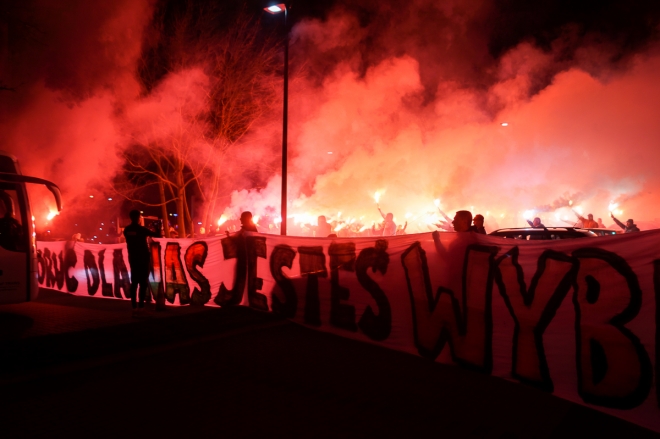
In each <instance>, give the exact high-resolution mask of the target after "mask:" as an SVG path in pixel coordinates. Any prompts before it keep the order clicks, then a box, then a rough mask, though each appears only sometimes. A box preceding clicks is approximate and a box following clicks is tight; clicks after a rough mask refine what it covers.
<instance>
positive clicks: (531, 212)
mask: <svg viewBox="0 0 660 439" xmlns="http://www.w3.org/2000/svg"><path fill="white" fill-rule="evenodd" d="M533 216H534V210H526V211H525V212H524V213H523V218H525V219H532V217H533Z"/></svg>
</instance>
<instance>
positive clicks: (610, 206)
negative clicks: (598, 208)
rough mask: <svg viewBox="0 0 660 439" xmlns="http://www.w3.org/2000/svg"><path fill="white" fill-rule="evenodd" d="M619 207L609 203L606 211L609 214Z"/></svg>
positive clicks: (616, 204)
mask: <svg viewBox="0 0 660 439" xmlns="http://www.w3.org/2000/svg"><path fill="white" fill-rule="evenodd" d="M617 207H619V203H610V205H609V206H607V210H608V211H610V212H614V210H615V209H616V208H617Z"/></svg>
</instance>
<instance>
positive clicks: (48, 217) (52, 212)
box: [46, 210, 60, 221]
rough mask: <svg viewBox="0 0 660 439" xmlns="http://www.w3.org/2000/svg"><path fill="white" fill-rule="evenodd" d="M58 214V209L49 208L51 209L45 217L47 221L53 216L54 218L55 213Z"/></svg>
mask: <svg viewBox="0 0 660 439" xmlns="http://www.w3.org/2000/svg"><path fill="white" fill-rule="evenodd" d="M59 214H60V213H59V212H58V211H56V210H51V211H50V212H49V213H48V215H47V216H46V219H47V220H48V221H50V220H52V219H53V218H55V217H56V216H57V215H59Z"/></svg>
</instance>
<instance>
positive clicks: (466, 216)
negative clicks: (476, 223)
mask: <svg viewBox="0 0 660 439" xmlns="http://www.w3.org/2000/svg"><path fill="white" fill-rule="evenodd" d="M451 223H452V225H453V226H454V232H470V231H471V225H472V212H470V211H469V210H459V211H457V212H456V214H455V215H454V220H453V221H452V222H451Z"/></svg>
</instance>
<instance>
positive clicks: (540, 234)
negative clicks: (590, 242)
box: [489, 227, 598, 240]
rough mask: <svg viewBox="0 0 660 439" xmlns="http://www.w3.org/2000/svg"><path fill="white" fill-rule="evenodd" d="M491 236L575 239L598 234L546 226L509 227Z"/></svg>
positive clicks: (492, 233) (570, 228) (530, 238)
mask: <svg viewBox="0 0 660 439" xmlns="http://www.w3.org/2000/svg"><path fill="white" fill-rule="evenodd" d="M489 235H491V236H498V237H500V238H510V239H525V240H534V239H575V238H597V237H598V235H597V234H596V233H594V232H592V231H591V230H587V229H577V228H574V227H546V228H544V229H535V228H532V227H525V228H508V229H498V230H495V231H494V232H490V233H489Z"/></svg>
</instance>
